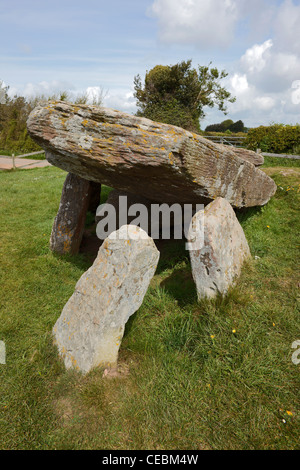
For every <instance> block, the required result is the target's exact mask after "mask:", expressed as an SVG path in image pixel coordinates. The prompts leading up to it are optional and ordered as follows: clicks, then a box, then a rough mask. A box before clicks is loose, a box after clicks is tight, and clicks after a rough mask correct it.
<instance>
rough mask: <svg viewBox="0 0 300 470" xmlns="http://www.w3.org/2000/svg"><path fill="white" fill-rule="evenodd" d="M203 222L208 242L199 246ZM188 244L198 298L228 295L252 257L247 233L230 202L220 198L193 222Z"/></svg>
mask: <svg viewBox="0 0 300 470" xmlns="http://www.w3.org/2000/svg"><path fill="white" fill-rule="evenodd" d="M200 219H201V222H200V223H201V224H204V237H203V238H204V239H203V244H202V245H201V244H200V245H199V246H197V245H196V242H195V239H196V237H197V228H196V227H197V224H198V221H199V220H200ZM188 241H189V243H190V259H191V265H192V273H193V278H194V281H195V284H196V288H197V293H198V298H199V299H200V298H203V297H210V298H212V297H215V296H216V295H217V294H218V293H220V294H226V293H227V291H228V289H229V287H230V286H232V285H233V284H234V282H235V281H236V279H237V278H238V277H239V275H240V273H241V268H242V265H243V263H244V261H245V260H246V259H247V258H249V257H250V250H249V246H248V243H247V240H246V237H245V234H244V231H243V229H242V227H241V225H240V224H239V222H238V220H237V218H236V215H235V213H234V210H233V209H232V207H231V205H230V204H229V202H228V201H226V200H225V199H222V198H218V199H216V200H215V201H213V202H212V203H210V204H209V205H208V206H206V207H205V209H204V213H203V211H199V212H197V213H196V214H195V215H194V217H193V219H192V221H191V225H190V230H189V234H188ZM193 245H194V248H195V249H193Z"/></svg>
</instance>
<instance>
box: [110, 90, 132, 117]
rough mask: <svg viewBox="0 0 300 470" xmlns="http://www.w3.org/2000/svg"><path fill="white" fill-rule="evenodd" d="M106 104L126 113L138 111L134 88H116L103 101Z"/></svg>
mask: <svg viewBox="0 0 300 470" xmlns="http://www.w3.org/2000/svg"><path fill="white" fill-rule="evenodd" d="M103 104H104V106H106V107H108V108H113V109H117V110H119V111H124V112H126V113H129V114H130V113H135V112H136V102H135V98H134V96H133V91H132V90H114V91H113V92H109V93H108V94H107V95H106V96H105V98H104V101H103Z"/></svg>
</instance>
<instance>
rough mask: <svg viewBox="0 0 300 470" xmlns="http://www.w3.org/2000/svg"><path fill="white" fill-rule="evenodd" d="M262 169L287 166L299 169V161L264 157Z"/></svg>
mask: <svg viewBox="0 0 300 470" xmlns="http://www.w3.org/2000/svg"><path fill="white" fill-rule="evenodd" d="M264 159H265V162H264V165H263V166H264V168H266V167H275V166H281V167H282V166H284V167H285V166H288V167H298V168H299V167H300V160H296V159H292V158H281V157H264Z"/></svg>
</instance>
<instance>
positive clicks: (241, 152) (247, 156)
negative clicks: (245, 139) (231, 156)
mask: <svg viewBox="0 0 300 470" xmlns="http://www.w3.org/2000/svg"><path fill="white" fill-rule="evenodd" d="M222 147H225V148H228V147H226V146H225V145H222ZM230 150H231V151H232V152H233V153H235V155H236V156H237V157H239V158H241V159H242V160H245V161H246V162H249V163H253V165H255V166H261V165H263V164H264V162H265V159H264V156H263V155H261V154H260V153H256V152H253V151H252V150H248V149H244V148H242V147H230Z"/></svg>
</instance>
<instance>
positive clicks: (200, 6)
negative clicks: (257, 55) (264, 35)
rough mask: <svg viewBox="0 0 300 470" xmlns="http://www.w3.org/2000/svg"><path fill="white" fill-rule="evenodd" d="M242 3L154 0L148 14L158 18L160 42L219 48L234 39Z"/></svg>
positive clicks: (204, 0) (202, 0) (229, 0)
mask: <svg viewBox="0 0 300 470" xmlns="http://www.w3.org/2000/svg"><path fill="white" fill-rule="evenodd" d="M243 3H244V0H239V1H237V0H155V1H154V2H153V4H152V6H151V8H150V10H149V11H150V14H151V15H152V16H154V17H155V18H157V19H158V26H159V35H160V39H161V40H162V41H163V42H166V43H177V44H178V43H181V44H195V45H197V46H200V47H206V46H216V45H218V46H221V47H222V46H227V45H229V44H230V42H231V41H232V40H233V38H234V31H235V26H236V23H237V20H238V18H239V16H240V7H241V5H242V4H243Z"/></svg>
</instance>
